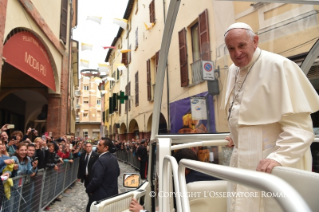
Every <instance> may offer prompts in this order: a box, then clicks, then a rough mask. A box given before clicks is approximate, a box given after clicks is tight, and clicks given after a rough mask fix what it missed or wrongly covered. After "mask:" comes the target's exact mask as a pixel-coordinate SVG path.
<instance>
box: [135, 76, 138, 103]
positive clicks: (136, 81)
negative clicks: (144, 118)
mask: <svg viewBox="0 0 319 212" xmlns="http://www.w3.org/2000/svg"><path fill="white" fill-rule="evenodd" d="M138 96H139V95H138V72H136V74H135V106H138V104H139V98H138Z"/></svg>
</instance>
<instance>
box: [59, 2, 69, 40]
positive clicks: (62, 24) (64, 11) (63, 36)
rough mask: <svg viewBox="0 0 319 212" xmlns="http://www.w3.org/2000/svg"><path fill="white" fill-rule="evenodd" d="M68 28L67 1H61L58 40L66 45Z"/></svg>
mask: <svg viewBox="0 0 319 212" xmlns="http://www.w3.org/2000/svg"><path fill="white" fill-rule="evenodd" d="M67 26H68V0H62V2H61V21H60V39H61V40H62V41H63V43H64V44H66V35H67Z"/></svg>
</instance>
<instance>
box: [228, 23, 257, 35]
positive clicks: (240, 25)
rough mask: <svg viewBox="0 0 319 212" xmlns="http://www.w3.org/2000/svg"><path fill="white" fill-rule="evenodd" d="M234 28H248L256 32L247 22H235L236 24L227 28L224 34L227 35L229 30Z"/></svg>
mask: <svg viewBox="0 0 319 212" xmlns="http://www.w3.org/2000/svg"><path fill="white" fill-rule="evenodd" d="M232 29H247V30H250V31H252V32H254V31H253V29H252V28H251V27H250V26H249V25H248V24H245V23H243V22H237V23H234V24H232V25H230V26H229V27H228V28H227V30H226V32H225V34H224V37H225V35H226V33H227V32H228V31H230V30H232Z"/></svg>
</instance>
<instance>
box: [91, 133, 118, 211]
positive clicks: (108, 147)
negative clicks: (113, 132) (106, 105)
mask: <svg viewBox="0 0 319 212" xmlns="http://www.w3.org/2000/svg"><path fill="white" fill-rule="evenodd" d="M97 150H98V152H99V153H100V156H99V159H98V160H97V161H96V162H95V164H94V165H93V168H92V180H91V182H90V183H89V185H88V186H87V187H86V193H88V194H89V202H88V205H87V207H86V211H87V212H89V211H90V207H91V204H92V203H93V202H94V201H98V200H102V199H105V198H107V197H110V196H113V195H116V194H118V185H117V178H118V176H119V175H120V167H119V164H118V162H117V159H116V157H114V155H113V154H111V153H113V151H115V150H114V145H113V143H112V141H111V139H109V138H103V139H101V140H100V142H99V144H98V146H97Z"/></svg>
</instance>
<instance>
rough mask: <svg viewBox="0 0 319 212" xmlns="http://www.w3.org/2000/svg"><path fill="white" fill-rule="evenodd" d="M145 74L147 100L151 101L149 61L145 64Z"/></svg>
mask: <svg viewBox="0 0 319 212" xmlns="http://www.w3.org/2000/svg"><path fill="white" fill-rule="evenodd" d="M146 65H147V66H146V70H147V71H146V72H147V79H146V84H147V100H148V101H151V98H152V97H151V60H148V61H147V62H146Z"/></svg>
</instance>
